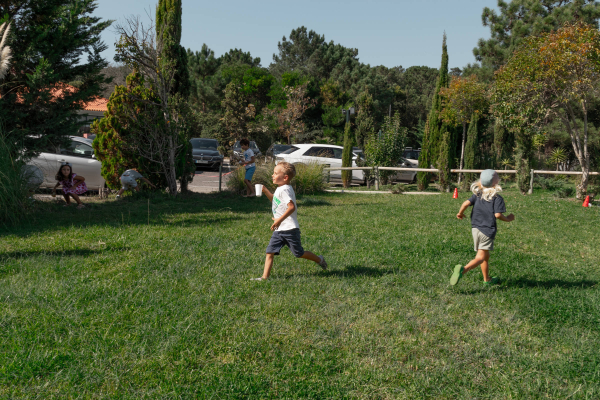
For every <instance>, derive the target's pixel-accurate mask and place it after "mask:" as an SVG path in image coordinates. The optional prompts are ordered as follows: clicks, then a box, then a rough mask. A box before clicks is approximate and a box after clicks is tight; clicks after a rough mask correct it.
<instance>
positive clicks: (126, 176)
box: [117, 169, 156, 199]
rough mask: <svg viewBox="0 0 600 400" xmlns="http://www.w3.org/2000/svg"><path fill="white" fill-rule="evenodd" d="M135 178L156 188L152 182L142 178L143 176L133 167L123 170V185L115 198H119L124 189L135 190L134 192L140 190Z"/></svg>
mask: <svg viewBox="0 0 600 400" xmlns="http://www.w3.org/2000/svg"><path fill="white" fill-rule="evenodd" d="M136 179H141V180H143V181H144V182H146V183H147V184H148V185H150V186H152V187H153V188H156V186H154V185H153V184H152V182H150V181H149V180H148V179H146V178H144V176H143V175H142V174H140V173H139V172H137V171H136V170H135V169H128V170H127V171H125V172H123V175H121V184H122V185H123V187H122V188H121V190H119V193H117V199H119V198H121V195H122V194H123V192H124V191H126V190H135V191H136V192H139V191H140V188H139V186H138V184H137V180H136Z"/></svg>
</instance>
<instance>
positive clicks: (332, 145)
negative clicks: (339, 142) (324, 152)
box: [292, 143, 343, 149]
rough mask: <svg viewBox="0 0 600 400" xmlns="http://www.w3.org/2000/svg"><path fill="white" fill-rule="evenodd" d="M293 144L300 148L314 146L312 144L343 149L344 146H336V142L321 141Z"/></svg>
mask: <svg viewBox="0 0 600 400" xmlns="http://www.w3.org/2000/svg"><path fill="white" fill-rule="evenodd" d="M292 146H294V147H298V148H299V149H306V148H308V147H312V146H319V147H332V148H334V149H343V147H342V146H336V145H334V144H319V143H303V144H293V145H292Z"/></svg>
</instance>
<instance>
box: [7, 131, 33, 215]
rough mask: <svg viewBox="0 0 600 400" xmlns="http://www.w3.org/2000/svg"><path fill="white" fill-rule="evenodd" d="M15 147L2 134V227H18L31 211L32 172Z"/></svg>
mask: <svg viewBox="0 0 600 400" xmlns="http://www.w3.org/2000/svg"><path fill="white" fill-rule="evenodd" d="M14 147H15V146H14V145H12V144H11V142H10V141H9V140H8V139H7V138H6V137H5V136H4V135H3V134H2V133H0V225H16V224H18V223H19V222H21V221H22V220H23V219H24V218H25V217H26V215H27V214H28V212H29V211H30V210H31V208H32V207H31V206H32V205H31V201H30V200H29V199H28V197H29V196H30V193H29V191H30V190H33V189H36V188H35V187H31V186H30V185H29V183H28V182H29V179H30V178H31V176H30V175H31V174H32V170H30V169H29V168H27V167H26V166H25V163H24V162H23V160H22V159H20V158H18V157H17V156H16V155H15V154H18V151H17V149H15V148H14Z"/></svg>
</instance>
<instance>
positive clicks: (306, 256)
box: [300, 251, 321, 264]
mask: <svg viewBox="0 0 600 400" xmlns="http://www.w3.org/2000/svg"><path fill="white" fill-rule="evenodd" d="M300 258H304V259H306V260H310V261H314V262H316V263H317V264H319V263H320V262H321V259H320V258H319V256H317V255H315V253H311V252H310V251H305V252H304V254H302V255H301V256H300Z"/></svg>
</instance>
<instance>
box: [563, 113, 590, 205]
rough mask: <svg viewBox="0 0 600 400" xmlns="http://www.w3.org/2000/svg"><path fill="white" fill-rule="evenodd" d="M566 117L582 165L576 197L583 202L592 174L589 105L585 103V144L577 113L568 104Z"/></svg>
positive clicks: (564, 120) (565, 123)
mask: <svg viewBox="0 0 600 400" xmlns="http://www.w3.org/2000/svg"><path fill="white" fill-rule="evenodd" d="M564 110H565V113H566V116H563V117H562V121H563V125H565V127H566V128H567V131H568V132H569V136H570V137H571V144H572V145H573V151H574V153H575V156H576V157H577V160H579V165H581V172H582V175H581V181H580V182H579V184H578V185H577V190H576V197H577V198H578V199H579V200H583V198H584V197H585V196H586V195H587V187H588V183H589V173H590V155H589V153H588V116H587V104H586V102H585V101H584V102H583V144H582V143H581V136H580V134H579V130H578V129H577V123H576V118H575V113H574V112H573V110H572V109H571V108H570V107H569V105H568V104H567V105H566V106H565V107H564ZM569 117H570V119H571V121H573V126H571V121H569Z"/></svg>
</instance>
